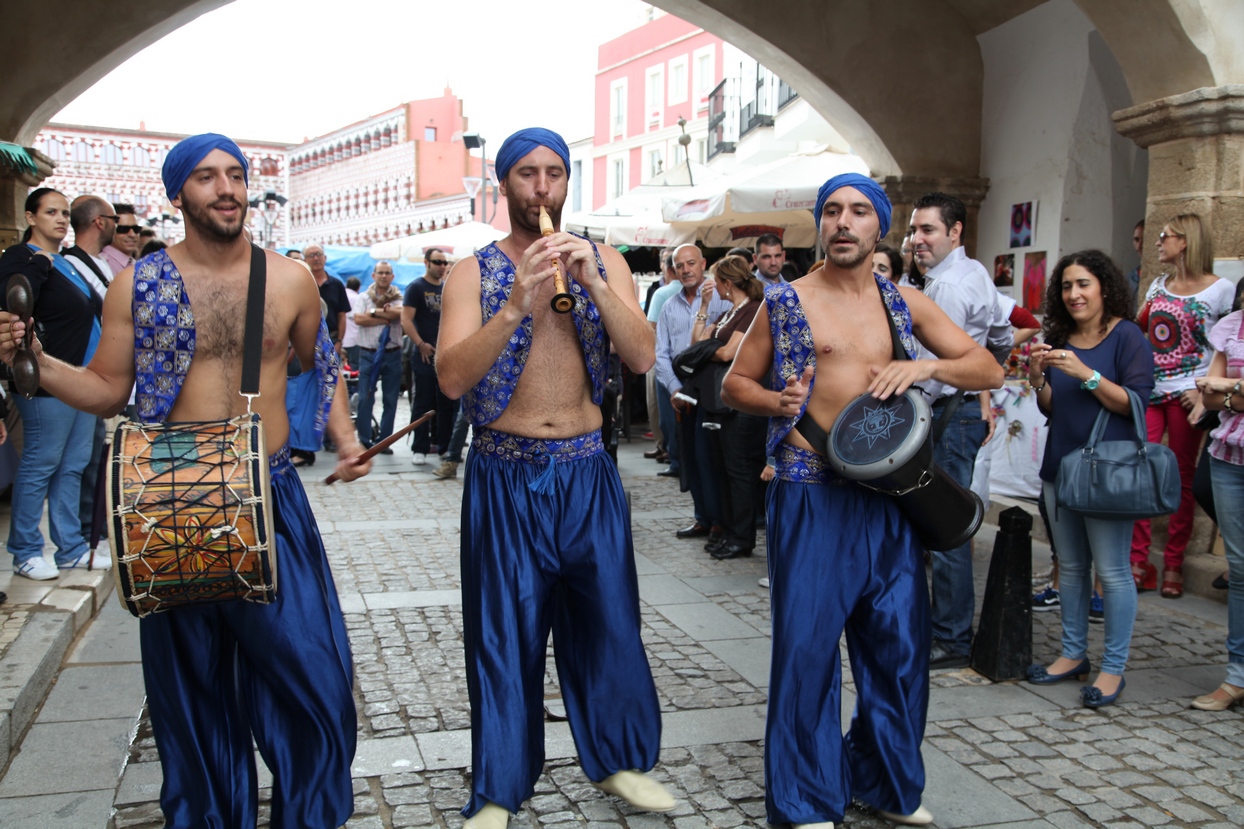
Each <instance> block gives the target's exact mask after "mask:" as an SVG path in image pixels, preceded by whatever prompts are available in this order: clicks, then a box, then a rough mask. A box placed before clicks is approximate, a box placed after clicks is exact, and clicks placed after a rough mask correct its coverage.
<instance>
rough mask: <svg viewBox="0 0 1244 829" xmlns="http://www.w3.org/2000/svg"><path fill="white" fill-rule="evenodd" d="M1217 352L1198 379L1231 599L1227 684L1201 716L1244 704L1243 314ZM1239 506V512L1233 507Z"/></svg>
mask: <svg viewBox="0 0 1244 829" xmlns="http://www.w3.org/2000/svg"><path fill="white" fill-rule="evenodd" d="M1209 341H1210V345H1212V346H1213V347H1214V357H1213V359H1212V360H1211V362H1210V366H1209V374H1208V376H1206V377H1200V378H1198V379H1197V383H1196V384H1197V388H1198V389H1200V391H1201V402H1202V403H1203V404H1204V406H1205V407H1206V408H1207V409H1211V410H1218V411H1221V412H1222V414H1221V415H1220V418H1219V422H1218V427H1217V428H1215V429H1214V430H1213V431H1212V432H1210V446H1209V459H1208V460H1209V474H1210V480H1211V481H1212V482H1213V487H1214V502H1215V503H1216V504H1218V505H1219V506H1220V507H1222V508H1221V509H1219V510H1218V511H1217V512H1218V529H1219V531H1220V532H1221V533H1222V541H1223V546H1224V547H1225V548H1226V552H1227V565H1228V567H1229V568H1230V571H1229V573H1230V578H1229V581H1230V584H1231V592H1230V593H1229V594H1228V596H1227V679H1226V681H1225V682H1223V683H1222V685H1220V686H1219V687H1218V688H1217V689H1215V690H1214V691H1212V692H1210V693H1208V694H1205V695H1204V696H1200V697H1197V698H1196V699H1195V700H1193V701H1192V707H1193V708H1199V709H1201V710H1202V711H1225V710H1227V709H1228V708H1230V707H1231V706H1233V705H1236V704H1237V703H1239V702H1241V701H1242V700H1244V588H1242V587H1241V586H1240V585H1244V511H1242V510H1240V509H1239V504H1240V503H1241V501H1244V312H1241V311H1233V312H1232V313H1230V314H1228V315H1227V316H1225V317H1223V318H1222V319H1221V320H1220V321H1219V322H1218V324H1217V325H1215V326H1214V328H1213V330H1211V331H1210V335H1209ZM1232 504H1235V505H1236V506H1234V507H1233V506H1231V505H1232Z"/></svg>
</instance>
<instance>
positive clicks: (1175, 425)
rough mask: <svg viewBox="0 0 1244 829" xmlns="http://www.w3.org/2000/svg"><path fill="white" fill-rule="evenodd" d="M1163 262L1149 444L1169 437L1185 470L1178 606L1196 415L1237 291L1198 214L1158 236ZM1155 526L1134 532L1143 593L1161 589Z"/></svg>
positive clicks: (1167, 562) (1143, 524)
mask: <svg viewBox="0 0 1244 829" xmlns="http://www.w3.org/2000/svg"><path fill="white" fill-rule="evenodd" d="M1158 261H1159V262H1160V263H1162V265H1163V266H1165V267H1166V268H1167V269H1168V271H1167V273H1164V274H1162V275H1161V276H1159V277H1158V278H1157V279H1155V280H1154V281H1153V284H1152V285H1150V286H1149V293H1148V295H1147V296H1146V297H1145V306H1144V309H1143V310H1142V311H1141V312H1140V327H1141V328H1143V329H1144V330H1145V331H1146V332H1148V334H1149V342H1150V344H1152V346H1153V353H1154V358H1153V360H1154V374H1155V380H1156V382H1155V383H1154V387H1153V397H1152V399H1150V401H1149V411H1148V413H1147V414H1146V416H1145V417H1146V420H1147V422H1148V428H1149V440H1151V441H1154V442H1158V441H1161V440H1162V436H1163V435H1168V436H1169V438H1168V441H1167V442H1168V443H1169V444H1170V447H1171V451H1172V452H1174V453H1175V459H1176V460H1177V461H1178V462H1179V477H1180V480H1181V481H1182V484H1183V493H1182V497H1181V498H1180V499H1179V509H1177V510H1175V514H1174V515H1172V516H1171V520H1170V523H1169V524H1168V525H1167V538H1166V549H1165V550H1164V551H1163V553H1162V595H1163V596H1164V597H1166V598H1168V599H1177V598H1179V597H1180V596H1182V595H1183V592H1184V577H1183V565H1184V550H1186V549H1187V547H1188V540H1189V539H1190V538H1191V537H1192V515H1193V511H1194V510H1195V508H1196V499H1195V498H1193V497H1192V480H1193V478H1194V477H1195V474H1196V461H1197V456H1198V455H1199V454H1200V452H1201V437H1202V435H1201V432H1200V430H1198V429H1197V428H1196V427H1195V426H1193V425H1192V424H1191V423H1189V422H1188V413H1189V412H1191V411H1192V410H1193V409H1196V408H1197V404H1199V403H1200V402H1201V393H1200V392H1199V391H1198V390H1197V388H1196V380H1197V378H1198V377H1204V376H1205V373H1206V371H1207V370H1208V369H1209V362H1210V358H1211V357H1212V356H1213V354H1214V349H1213V347H1212V346H1211V345H1210V343H1209V332H1210V329H1212V328H1213V327H1214V324H1215V323H1217V322H1218V320H1219V319H1221V318H1222V317H1224V316H1226V315H1227V314H1229V313H1231V301H1232V299H1233V297H1234V292H1235V287H1234V286H1233V285H1232V284H1231V282H1230V281H1229V280H1226V279H1222V278H1221V277H1217V276H1215V275H1214V273H1213V270H1214V252H1213V246H1212V244H1211V241H1210V235H1209V229H1208V228H1206V227H1205V225H1204V223H1203V222H1202V221H1201V217H1200V216H1198V215H1197V214H1195V213H1181V214H1180V215H1178V216H1176V217H1175V218H1173V219H1171V220H1170V221H1169V222H1167V223H1166V226H1165V227H1163V228H1162V232H1161V233H1159V234H1158ZM1150 540H1151V539H1150V524H1149V519H1147V518H1144V519H1141V520H1140V521H1137V522H1136V526H1135V528H1134V529H1133V531H1132V578H1133V580H1134V581H1135V582H1136V589H1137V590H1153V589H1154V588H1155V587H1157V586H1158V585H1157V570H1156V568H1155V567H1154V566H1153V565H1152V564H1150V563H1149V544H1150Z"/></svg>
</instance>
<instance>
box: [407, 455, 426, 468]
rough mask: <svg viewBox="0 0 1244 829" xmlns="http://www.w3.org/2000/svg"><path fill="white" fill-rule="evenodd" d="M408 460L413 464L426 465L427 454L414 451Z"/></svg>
mask: <svg viewBox="0 0 1244 829" xmlns="http://www.w3.org/2000/svg"><path fill="white" fill-rule="evenodd" d="M410 462H411V463H413V464H414V465H415V466H427V465H428V456H427V455H425V454H423V453H422V452H416V453H415V454H413V455H411V456H410Z"/></svg>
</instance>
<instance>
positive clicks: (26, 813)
mask: <svg viewBox="0 0 1244 829" xmlns="http://www.w3.org/2000/svg"><path fill="white" fill-rule="evenodd" d="M112 797H113V793H112V792H111V791H110V790H103V791H93V792H74V793H71V794H52V795H40V796H34V797H15V798H11V799H0V826H6V827H13V829H85V827H100V826H102V825H103V824H101V823H100V822H99V818H100V816H103V817H104V818H105V819H106V818H107V816H108V814H109V813H110V812H111V811H112Z"/></svg>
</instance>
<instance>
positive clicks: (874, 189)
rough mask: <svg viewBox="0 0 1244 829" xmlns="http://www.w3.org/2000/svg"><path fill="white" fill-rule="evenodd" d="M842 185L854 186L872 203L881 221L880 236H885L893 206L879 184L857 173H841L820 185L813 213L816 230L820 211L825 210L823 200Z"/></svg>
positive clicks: (818, 225) (819, 222)
mask: <svg viewBox="0 0 1244 829" xmlns="http://www.w3.org/2000/svg"><path fill="white" fill-rule="evenodd" d="M843 187H854V188H855V189H856V190H859V191H860V192H861V193H863V194H864V195H865V196H867V197H868V200H869V201H870V202H872V203H873V209H874V210H876V211H877V219H878V220H880V222H881V238H885V235H886V234H887V233H889V232H890V213H891V212H892V211H893V209H894V208H893V207H891V206H890V198H889V197H888V196H887V195H886V194H885V191H884V190H882V189H881V185H880V184H878V183H877V182H875V181H873V180H872V179H870V178H869V177H868V176H862V175H860V174H859V173H842V174H841V175H837V176H834V177H833V178H831V179H830V180H829V181H827V182H825V183H824V184H822V185H821V189H820V190H818V191H817V193H816V213H815V214H814V216H815V218H816V229H817V230H818V231H819V230H820V229H821V213H822V212H823V211H824V210H825V202H826V201H828V200H829V197H830V195H831V194H832V193H833V192H834V191H835V190H840V189H841V188H843Z"/></svg>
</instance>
